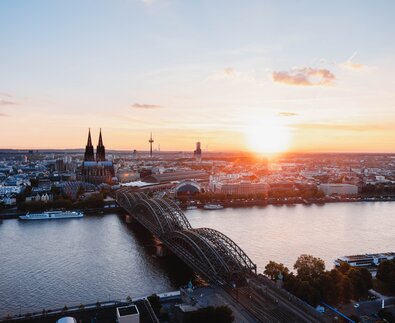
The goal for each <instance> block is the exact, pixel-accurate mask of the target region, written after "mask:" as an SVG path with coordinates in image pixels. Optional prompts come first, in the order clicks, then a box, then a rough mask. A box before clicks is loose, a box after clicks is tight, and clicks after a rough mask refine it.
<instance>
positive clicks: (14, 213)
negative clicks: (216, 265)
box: [0, 197, 395, 222]
mask: <svg viewBox="0 0 395 323" xmlns="http://www.w3.org/2000/svg"><path fill="white" fill-rule="evenodd" d="M351 202H395V197H388V198H377V197H356V198H341V199H332V198H329V199H328V198H324V199H310V200H306V199H302V198H287V200H283V199H281V200H280V199H274V198H268V199H266V200H252V201H209V202H206V203H200V204H196V203H195V204H180V205H179V206H180V208H181V209H182V210H183V211H187V210H188V209H187V207H188V206H194V207H196V208H198V209H203V207H204V205H205V204H220V205H222V206H223V207H224V208H248V207H254V206H268V205H275V206H283V205H285V206H289V207H291V206H296V205H300V204H301V205H306V206H310V205H321V206H323V205H325V204H327V203H351ZM71 210H72V211H82V212H84V214H87V215H91V216H92V215H93V214H95V215H102V214H108V213H119V212H123V211H124V210H123V209H122V208H121V207H120V206H117V207H112V208H108V207H103V208H92V209H85V210H81V209H71ZM208 211H211V210H208ZM43 212H44V211H43ZM26 213H27V212H22V211H19V210H2V211H0V222H1V221H2V220H8V219H18V218H19V216H21V215H25V214H26Z"/></svg>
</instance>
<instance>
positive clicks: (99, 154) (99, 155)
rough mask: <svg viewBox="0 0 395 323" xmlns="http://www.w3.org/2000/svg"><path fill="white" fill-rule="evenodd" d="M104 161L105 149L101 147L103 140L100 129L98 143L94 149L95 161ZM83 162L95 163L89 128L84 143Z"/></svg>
mask: <svg viewBox="0 0 395 323" xmlns="http://www.w3.org/2000/svg"><path fill="white" fill-rule="evenodd" d="M105 160H106V149H105V147H104V145H103V138H102V135H101V129H100V134H99V142H98V144H97V147H96V161H105ZM84 161H95V153H94V150H93V145H92V138H91V129H90V128H89V132H88V142H87V143H86V147H85V155H84Z"/></svg>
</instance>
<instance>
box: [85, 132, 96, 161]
mask: <svg viewBox="0 0 395 323" xmlns="http://www.w3.org/2000/svg"><path fill="white" fill-rule="evenodd" d="M93 160H95V153H94V152H93V145H92V138H91V128H89V132H88V141H87V143H86V147H85V156H84V161H93Z"/></svg>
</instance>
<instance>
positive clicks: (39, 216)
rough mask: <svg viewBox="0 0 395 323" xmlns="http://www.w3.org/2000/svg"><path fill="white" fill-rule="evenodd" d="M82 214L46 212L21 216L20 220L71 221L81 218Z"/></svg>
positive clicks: (74, 212)
mask: <svg viewBox="0 0 395 323" xmlns="http://www.w3.org/2000/svg"><path fill="white" fill-rule="evenodd" d="M83 216H84V213H82V212H76V211H46V212H42V213H29V212H28V213H27V214H26V215H21V216H20V217H19V218H20V219H21V220H51V219H73V218H82V217H83Z"/></svg>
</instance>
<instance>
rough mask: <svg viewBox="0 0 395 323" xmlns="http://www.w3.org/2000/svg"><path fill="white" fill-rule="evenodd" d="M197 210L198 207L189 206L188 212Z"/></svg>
mask: <svg viewBox="0 0 395 323" xmlns="http://www.w3.org/2000/svg"><path fill="white" fill-rule="evenodd" d="M196 209H197V206H195V205H189V206H187V210H196Z"/></svg>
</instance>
